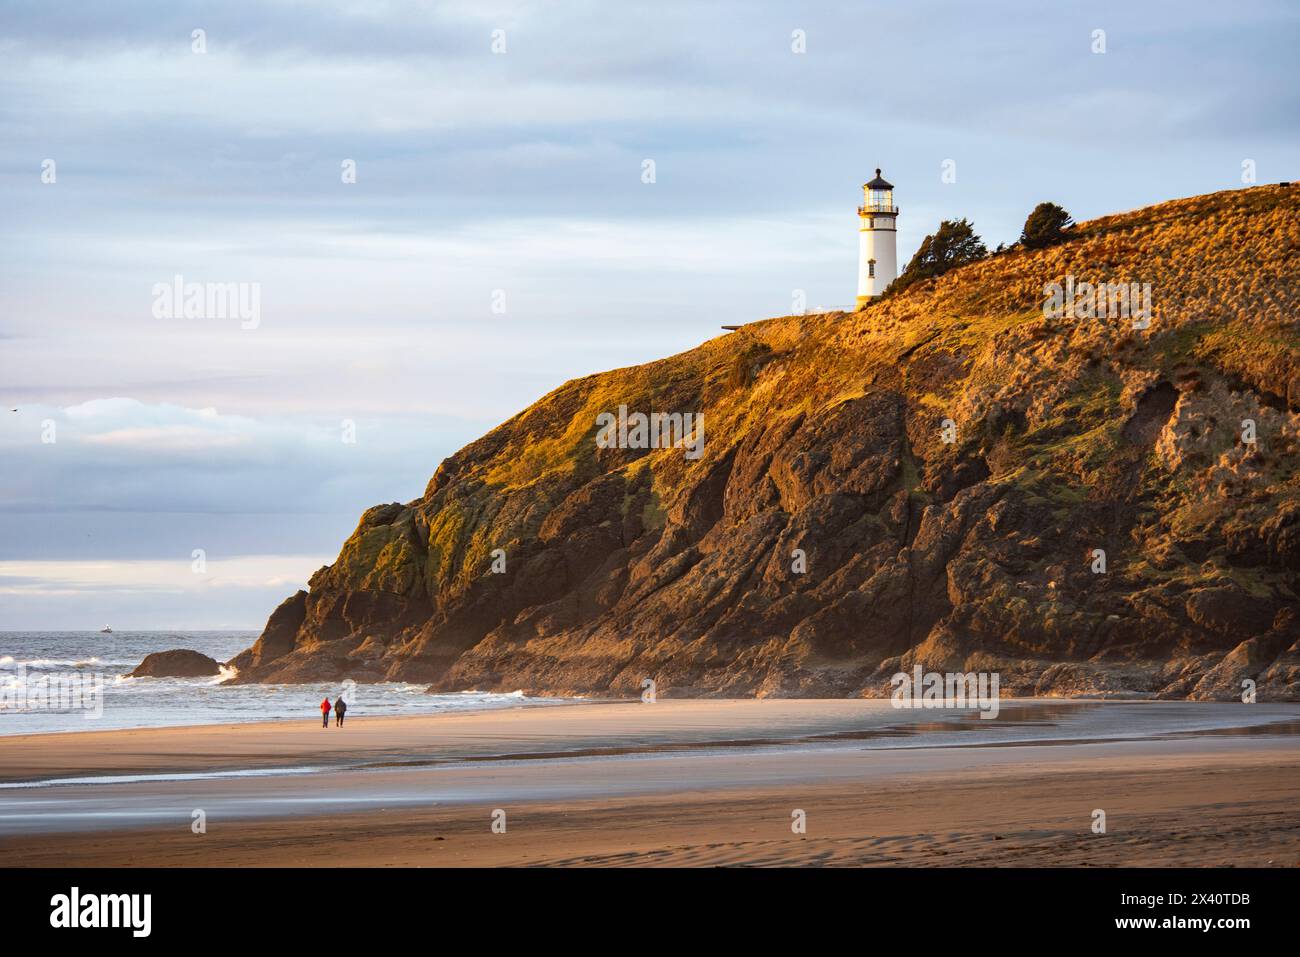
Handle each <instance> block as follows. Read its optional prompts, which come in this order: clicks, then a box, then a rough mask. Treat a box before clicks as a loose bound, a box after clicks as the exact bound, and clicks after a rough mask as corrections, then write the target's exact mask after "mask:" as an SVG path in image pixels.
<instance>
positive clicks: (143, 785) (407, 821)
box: [0, 699, 1300, 866]
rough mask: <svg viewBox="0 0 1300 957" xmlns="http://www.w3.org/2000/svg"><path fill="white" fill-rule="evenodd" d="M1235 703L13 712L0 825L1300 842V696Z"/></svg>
mask: <svg viewBox="0 0 1300 957" xmlns="http://www.w3.org/2000/svg"><path fill="white" fill-rule="evenodd" d="M1245 708H1246V706H1240V705H1237V706H1234V705H1219V704H1192V705H1188V704H1184V703H1180V702H1126V703H1120V702H1075V701H1061V700H1045V699H1021V700H1017V701H1008V702H1005V703H1004V706H1003V710H1002V718H1000V719H998V720H995V721H981V720H980V719H979V718H977V717H976V718H969V716H963V715H960V714H943V715H938V714H936V713H934V712H927V713H922V714H920V715H917V714H913V715H911V718H912V719H913V720H912V722H911V723H910V724H909V723H907V722H906V721H904V720H903V716H906V712H903V713H902V715H900V712H899V711H898V710H897V709H894V708H891V707H890V705H889V702H888V700H887V699H833V700H826V699H822V700H818V699H762V700H755V699H662V700H660V701H659V702H658V703H657V704H654V705H645V704H641V703H639V702H638V703H628V702H625V701H605V702H586V703H583V704H573V705H548V706H545V707H530V706H527V705H521V706H519V707H515V708H507V709H496V710H488V711H477V712H446V713H442V714H435V715H404V716H392V717H385V718H368V719H361V720H358V721H357V722H356V724H355V725H353V724H351V723H349V724H346V725H345V726H344V728H343V729H337V728H333V727H331V728H329V729H323V728H321V727H320V725H319V724H315V725H312V724H311V723H310V722H308V721H291V722H255V723H249V724H243V725H230V726H224V725H223V726H215V727H212V726H208V727H204V726H200V727H199V728H198V729H197V731H196V729H195V728H194V727H165V728H156V729H127V730H105V731H90V732H75V733H64V734H58V735H49V734H37V735H29V736H8V737H6V738H4V739H0V741H2V743H0V783H3V784H4V785H5V786H4V787H2V788H0V847H3V849H4V851H5V854H6V860H7V861H8V862H9V863H10V865H11V866H34V865H46V866H57V865H62V866H132V865H133V864H139V865H149V864H153V865H161V866H173V865H174V866H191V865H202V866H260V865H274V864H279V865H310V866H335V865H357V864H375V865H380V864H384V865H394V866H421V865H439V866H443V865H469V866H487V865H494V864H503V865H515V864H538V863H546V864H560V865H573V866H579V865H599V866H613V865H617V864H665V865H673V866H690V865H719V864H721V865H729V864H756V865H762V864H768V865H774V866H780V865H794V864H826V865H838V864H844V865H873V864H889V865H897V864H905V865H927V864H936V863H941V864H949V865H951V864H972V865H979V866H994V865H997V864H1043V865H1047V866H1052V865H1069V866H1073V865H1084V864H1087V865H1096V864H1102V865H1117V866H1125V865H1139V864H1144V865H1155V864H1162V863H1163V864H1169V865H1171V866H1192V865H1203V864H1211V863H1251V864H1259V865H1261V866H1264V865H1267V864H1268V863H1269V862H1270V861H1274V862H1275V861H1278V860H1282V861H1283V862H1285V863H1288V864H1289V865H1295V864H1300V817H1298V816H1297V815H1296V813H1295V812H1294V803H1295V795H1296V794H1297V793H1300V747H1298V746H1297V743H1298V742H1300V706H1295V705H1286V704H1276V705H1255V706H1249V709H1248V710H1245ZM940 718H942V719H943V720H938V719H940ZM991 726H996V727H991ZM1026 735H1027V736H1030V737H1029V738H1028V739H1022V738H1021V736H1026ZM68 779H72V780H68ZM1098 808H1101V809H1105V810H1106V813H1107V814H1108V815H1109V816H1110V821H1111V828H1110V832H1109V833H1110V836H1109V837H1106V838H1105V839H1096V838H1098V836H1097V835H1093V834H1092V833H1091V831H1090V823H1091V818H1090V815H1091V814H1092V813H1093V811H1094V810H1096V809H1098ZM199 810H201V811H202V812H203V816H204V820H205V821H206V830H205V832H204V833H202V834H196V833H194V832H192V831H191V827H190V825H191V815H192V814H193V813H195V812H196V811H199ZM794 810H802V811H804V812H806V815H807V819H808V821H809V824H808V830H807V833H805V834H796V833H794V832H792V831H791V823H790V822H791V814H792V812H793V811H794ZM497 811H501V812H502V813H504V814H505V815H507V817H508V819H509V822H510V825H509V829H508V832H507V834H500V833H495V832H493V830H492V829H491V817H492V815H493V814H494V813H495V812H497ZM1121 834H1123V835H1124V836H1123V837H1121V836H1120V835H1121ZM1223 835H1229V836H1232V841H1228V840H1226V839H1225V838H1224V837H1223ZM1233 841H1235V842H1236V843H1233ZM1266 852H1267V856H1263V855H1265V853H1266ZM1257 858H1258V859H1257Z"/></svg>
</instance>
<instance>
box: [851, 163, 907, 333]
mask: <svg viewBox="0 0 1300 957" xmlns="http://www.w3.org/2000/svg"><path fill="white" fill-rule="evenodd" d="M897 275H898V207H897V206H895V205H894V186H893V184H892V183H887V182H885V180H884V179H882V178H881V176H880V170H876V178H875V179H873V180H872V181H871V182H870V183H865V184H863V186H862V205H861V206H859V207H858V308H859V309H861V308H862V307H863V306H865V305H866V304H867V303H868V302H870V301H871V300H872V299H874V298H875V297H876V296H879V295H880V294H881V293H882V292H884V291H885V287H886V286H888V285H889V284H890V283H891V282H893V281H894V277H896V276H897Z"/></svg>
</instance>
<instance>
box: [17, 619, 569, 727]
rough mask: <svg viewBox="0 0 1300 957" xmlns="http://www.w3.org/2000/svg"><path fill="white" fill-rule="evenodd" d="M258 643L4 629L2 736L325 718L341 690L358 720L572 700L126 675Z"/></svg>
mask: <svg viewBox="0 0 1300 957" xmlns="http://www.w3.org/2000/svg"><path fill="white" fill-rule="evenodd" d="M256 640H257V632H255V631H119V632H114V633H113V634H109V635H105V634H100V633H98V632H93V631H57V632H55V631H49V632H34V631H33V632H14V631H9V632H0V735H10V734H36V733H44V732H55V731H98V730H108V729H115V728H143V727H161V726H174V725H202V724H216V723H238V724H243V723H245V722H250V721H277V720H283V719H294V718H300V719H302V720H304V721H315V722H317V723H319V722H320V711H319V706H320V700H321V698H323V697H325V696H326V695H328V696H329V697H330V700H331V701H332V700H334V699H335V698H337V697H338V696H339V695H340V694H343V695H344V697H345V699H346V700H347V701H348V709H349V710H348V716H349V717H350V718H353V719H354V720H355V719H360V718H362V717H365V716H367V715H370V716H374V715H402V714H433V713H437V712H440V711H481V710H486V709H491V708H507V707H513V706H516V705H519V704H521V703H523V702H525V701H526V702H528V703H529V704H548V703H555V704H560V703H564V701H563V700H562V699H553V698H525V696H524V695H523V694H522V693H520V692H516V693H513V694H491V693H485V692H484V693H480V692H476V691H467V692H462V693H458V694H425V692H424V689H425V686H424V685H420V684H406V683H402V682H386V683H383V684H349V686H347V687H345V686H344V685H343V684H342V683H341V682H330V683H324V684H319V683H318V684H304V685H275V684H267V685H238V686H234V687H223V686H222V685H221V681H222V680H223V679H222V677H220V676H217V677H212V678H128V677H127V674H128V673H129V672H130V671H132V670H133V669H134V668H135V667H136V666H137V665H138V664H139V663H140V662H141V661H142V660H143V659H144V657H145V655H148V654H150V653H151V652H155V651H167V650H169V649H172V648H190V649H193V650H194V651H201V652H203V653H204V654H205V655H209V656H211V657H213V658H215V659H217V660H218V661H226V660H228V659H230V658H232V657H234V656H235V655H236V654H238V653H239V652H241V651H243V650H244V649H245V648H247V647H248V646H249V645H251V644H252V643H253V642H254V641H256ZM570 703H571V702H570Z"/></svg>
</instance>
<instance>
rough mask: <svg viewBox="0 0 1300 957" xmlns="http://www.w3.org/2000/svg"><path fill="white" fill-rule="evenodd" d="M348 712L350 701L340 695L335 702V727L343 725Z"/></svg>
mask: <svg viewBox="0 0 1300 957" xmlns="http://www.w3.org/2000/svg"><path fill="white" fill-rule="evenodd" d="M347 713H348V703H347V702H346V701H344V700H343V696H342V695H339V700H338V701H335V702H334V727H336V728H341V727H343V716H344V715H345V714H347Z"/></svg>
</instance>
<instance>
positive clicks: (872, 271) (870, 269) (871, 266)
mask: <svg viewBox="0 0 1300 957" xmlns="http://www.w3.org/2000/svg"><path fill="white" fill-rule="evenodd" d="M867 275H868V276H870V277H871V278H872V279H875V278H876V261H875V260H874V259H868V260H867Z"/></svg>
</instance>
